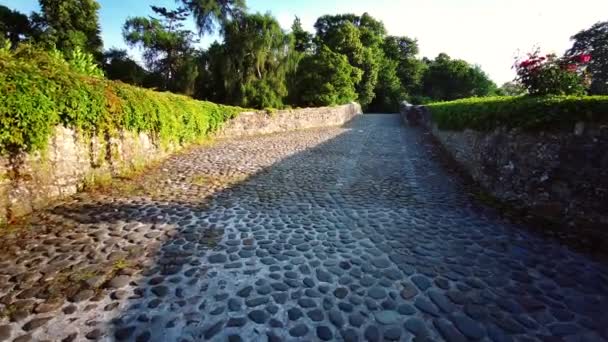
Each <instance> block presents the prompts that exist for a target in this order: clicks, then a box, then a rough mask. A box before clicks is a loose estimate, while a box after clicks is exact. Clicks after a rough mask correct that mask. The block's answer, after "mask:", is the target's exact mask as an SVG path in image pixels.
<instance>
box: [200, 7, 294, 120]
mask: <svg viewBox="0 0 608 342" xmlns="http://www.w3.org/2000/svg"><path fill="white" fill-rule="evenodd" d="M294 54H297V53H296V52H295V51H294V49H293V37H292V36H291V35H287V34H285V33H284V32H283V30H282V29H281V26H280V25H279V23H278V22H277V20H276V19H275V18H274V17H272V16H271V15H270V14H259V13H256V14H243V15H242V16H241V17H240V18H239V20H232V21H230V22H228V23H227V24H226V25H225V27H224V44H223V45H220V44H213V45H212V46H211V47H210V48H209V50H208V51H207V52H206V53H205V54H204V56H203V62H204V65H203V67H202V68H201V69H203V70H204V72H203V76H204V77H203V78H202V79H200V80H199V81H197V83H198V84H201V83H202V86H203V87H204V91H202V92H198V95H199V96H200V97H201V98H204V99H210V100H215V101H219V102H222V103H230V104H234V105H239V106H246V107H255V108H260V109H261V108H266V107H269V106H276V107H278V108H281V107H283V99H284V98H286V97H287V95H288V94H287V83H286V77H287V74H288V73H289V72H290V71H292V70H293V69H295V65H294V63H293V59H294V58H296V59H297V56H294Z"/></svg>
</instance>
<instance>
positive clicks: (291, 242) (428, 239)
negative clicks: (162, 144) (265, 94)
mask: <svg viewBox="0 0 608 342" xmlns="http://www.w3.org/2000/svg"><path fill="white" fill-rule="evenodd" d="M315 132H317V133H315ZM319 132H321V133H319ZM322 132H325V133H322ZM328 132H331V134H330V133H328ZM307 134H309V135H311V134H312V135H314V134H320V135H321V136H322V137H321V138H318V139H317V140H315V139H312V140H310V141H308V140H307V139H308V138H306V137H307ZM297 139H302V141H304V140H306V141H307V142H306V143H302V144H298V143H297V142H296V140H297ZM315 141H318V142H319V143H318V144H317V143H315ZM425 141H426V140H425V139H423V136H422V133H421V132H420V131H417V130H415V129H411V128H403V127H401V126H400V123H399V119H398V116H397V115H374V116H362V117H359V118H357V119H355V120H354V121H353V122H351V123H350V124H349V125H348V126H347V128H346V129H338V128H335V129H330V130H319V131H316V130H314V131H309V132H308V133H307V132H299V133H290V135H288V134H279V135H274V136H267V137H262V138H251V139H250V140H247V143H241V144H240V145H238V146H239V147H238V148H237V150H238V153H237V152H234V150H232V151H230V152H228V149H226V150H224V151H226V155H222V154H221V153H220V154H218V151H215V152H210V151H206V150H204V149H200V150H193V151H191V152H190V153H189V154H186V155H184V156H178V157H175V158H173V159H174V160H172V161H169V162H167V163H165V164H164V166H161V168H163V167H164V168H166V170H164V174H165V175H166V176H167V178H168V179H170V180H172V181H171V182H170V183H166V182H164V181H162V182H161V181H160V180H159V181H158V182H157V183H154V181H152V182H148V183H146V184H147V186H148V187H151V188H152V189H148V190H154V189H153V187H154V186H155V185H157V186H158V188H159V189H160V190H162V191H160V195H159V196H156V200H152V199H150V198H146V197H137V198H124V199H116V198H105V199H103V200H101V201H96V202H94V201H92V202H90V203H86V202H85V203H81V202H79V203H75V204H70V205H66V206H59V207H57V208H55V209H54V211H53V214H54V215H58V216H60V217H63V218H64V219H65V220H66V221H70V222H77V223H78V225H79V226H83V227H87V229H89V231H90V233H88V234H89V235H90V236H91V235H92V236H94V234H95V232H96V230H95V229H96V227H97V229H98V231H99V232H100V234H102V235H104V237H107V236H109V237H112V233H115V237H116V241H117V242H116V245H111V244H108V243H106V244H107V245H108V246H114V247H116V246H118V245H120V248H121V250H125V249H126V248H127V247H129V248H132V249H133V250H134V251H135V252H132V253H127V254H125V255H123V256H122V258H125V262H126V263H131V264H137V265H139V267H143V271H142V272H141V273H137V271H133V270H131V268H130V267H124V269H125V270H127V271H122V268H121V270H119V271H118V272H117V273H116V277H115V278H114V281H115V282H116V283H115V284H114V285H113V286H112V285H111V284H106V285H105V286H106V287H108V286H109V287H115V288H116V289H114V290H111V291H110V292H109V295H106V296H100V298H98V301H97V303H98V304H96V306H95V308H91V309H89V311H87V310H86V305H87V303H88V302H87V301H84V302H83V303H80V304H77V310H76V311H75V313H72V314H66V313H65V312H64V313H62V314H60V315H58V316H57V317H56V321H55V322H56V323H57V324H55V325H54V326H55V327H54V328H48V329H47V334H50V335H52V334H68V333H71V331H68V330H69V329H71V328H66V326H67V327H75V326H79V327H81V328H78V329H80V334H81V335H78V336H86V337H87V338H90V339H94V338H99V339H107V340H113V339H117V340H137V341H148V340H150V341H198V340H204V339H208V340H218V341H225V340H226V339H228V340H230V341H239V340H244V341H257V340H260V341H266V340H268V341H280V340H294V339H295V340H303V341H304V340H306V341H310V340H344V341H356V340H363V339H367V340H370V341H374V340H382V339H385V340H406V341H407V340H409V339H410V338H411V337H416V340H417V341H424V340H429V341H431V340H432V341H435V340H441V339H442V338H443V339H445V340H449V341H461V340H462V341H464V340H467V339H472V340H479V339H491V340H493V341H510V340H513V338H518V339H519V340H525V339H530V340H533V339H535V338H538V339H541V340H560V339H559V338H564V340H569V341H570V340H572V341H598V340H602V339H606V338H608V330H607V329H606V326H608V317H606V316H605V315H602V308H606V307H608V300H607V299H608V297H607V294H608V274H607V273H606V268H605V266H604V265H601V264H599V263H597V262H596V261H594V260H592V259H591V258H589V257H588V256H585V255H583V254H580V253H576V252H573V251H571V250H569V249H568V248H566V247H563V246H561V245H559V244H558V243H556V242H555V241H553V240H548V239H546V238H543V237H541V236H538V235H536V234H533V233H530V232H528V231H527V230H525V229H520V228H521V227H519V226H516V225H513V224H511V223H508V222H506V221H505V220H503V219H501V218H500V217H499V216H498V215H496V214H495V213H494V212H493V211H492V210H490V209H488V208H485V207H483V206H481V205H478V204H475V203H473V202H471V200H470V199H469V198H468V197H467V196H466V195H465V194H464V191H463V188H462V185H461V184H460V183H459V181H458V180H457V179H455V178H454V177H452V176H451V175H450V174H448V173H447V172H446V171H445V170H444V169H443V168H442V167H441V166H440V164H439V163H438V161H437V160H436V159H434V158H431V157H429V155H430V150H431V146H428V145H426V144H427V143H426V142H425ZM291 144H293V145H291ZM232 147H233V148H234V146H232ZM218 148H219V151H220V152H221V151H222V147H218ZM274 150H277V151H283V152H281V153H277V154H276V155H273V154H272V153H273V152H268V151H274ZM287 150H288V151H289V153H288V154H289V155H287V153H286V152H285V151H287ZM262 151H266V153H270V156H267V157H266V159H264V160H265V162H262V163H260V164H256V163H255V162H252V164H248V162H249V160H255V159H256V158H257V157H258V155H259V156H260V157H261V155H262V154H263V153H264V152H262ZM231 153H236V154H231ZM239 156H240V157H242V158H243V163H244V164H245V165H249V166H251V168H249V171H251V170H254V173H253V174H251V175H248V177H247V178H243V177H241V178H239V180H238V181H235V182H234V183H233V184H231V185H230V186H229V187H225V188H223V189H221V190H220V191H217V192H215V193H213V194H212V195H209V196H208V197H205V198H203V199H201V198H202V196H201V194H208V193H209V191H208V189H206V190H205V191H199V190H200V187H201V186H197V185H195V184H192V176H193V175H194V174H196V172H200V171H201V170H203V171H204V170H207V171H209V172H212V171H211V170H214V167H216V166H214V162H217V161H218V160H219V163H220V164H221V159H222V158H235V157H239ZM278 157H284V158H283V159H280V160H277V158H278ZM247 158H250V159H247ZM273 158H274V159H273ZM237 162H238V160H237V161H233V163H234V164H231V165H236V164H237ZM192 169H195V170H196V172H194V173H193V172H192V171H191V170H192ZM223 170H224V171H225V173H224V171H215V172H220V173H222V174H218V175H215V177H233V176H234V174H235V173H238V174H240V175H243V173H242V172H241V173H239V172H240V171H242V170H240V171H239V170H236V171H235V170H234V169H232V168H231V166H230V165H228V166H226V167H225V169H223ZM237 171H239V172H237ZM245 174H246V173H245ZM206 181H209V182H210V183H212V177H210V178H209V179H206ZM205 186H208V185H204V186H202V187H205ZM209 186H210V185H209ZM167 189H169V191H168V190H167ZM153 198H154V197H153ZM102 240H103V241H106V240H105V238H104V239H102ZM125 246H127V247H125ZM108 248H111V247H108ZM131 275H133V276H131ZM121 276H122V277H121ZM116 279H118V280H116ZM123 282H124V283H123ZM604 311H605V310H604ZM74 315H77V316H78V317H77V318H76V319H72V317H74ZM70 319H72V321H70ZM69 324H72V325H71V326H70V325H69ZM72 336H74V337H75V336H76V335H72ZM552 336H553V337H557V339H551V337H552ZM79 338H82V337H79Z"/></svg>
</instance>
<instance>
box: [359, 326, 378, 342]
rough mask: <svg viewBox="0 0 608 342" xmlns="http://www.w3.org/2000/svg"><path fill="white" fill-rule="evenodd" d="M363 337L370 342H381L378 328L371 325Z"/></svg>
mask: <svg viewBox="0 0 608 342" xmlns="http://www.w3.org/2000/svg"><path fill="white" fill-rule="evenodd" d="M363 336H364V337H365V339H366V340H368V341H370V342H375V341H380V330H379V329H378V328H377V327H375V326H373V325H370V326H368V327H367V328H365V333H364V334H363Z"/></svg>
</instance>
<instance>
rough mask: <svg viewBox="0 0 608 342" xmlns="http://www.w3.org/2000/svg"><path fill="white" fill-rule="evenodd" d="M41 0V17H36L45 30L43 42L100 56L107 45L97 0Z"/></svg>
mask: <svg viewBox="0 0 608 342" xmlns="http://www.w3.org/2000/svg"><path fill="white" fill-rule="evenodd" d="M39 1H40V8H41V14H40V16H37V17H36V18H35V21H37V22H38V24H39V25H40V26H41V27H42V37H41V40H43V41H44V42H45V43H46V44H50V45H53V46H55V47H56V48H57V49H59V50H61V51H64V52H69V51H72V50H74V49H75V48H80V49H82V50H83V51H86V52H89V53H92V54H94V55H100V53H101V49H102V47H103V42H102V40H101V30H100V27H99V15H98V13H97V12H98V11H99V4H98V3H97V1H95V0H39Z"/></svg>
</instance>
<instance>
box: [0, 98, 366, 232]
mask: <svg viewBox="0 0 608 342" xmlns="http://www.w3.org/2000/svg"><path fill="white" fill-rule="evenodd" d="M360 113H361V108H360V107H359V105H358V104H356V103H352V104H348V105H344V106H337V107H322V108H304V109H296V110H284V111H277V112H275V113H272V114H267V113H266V112H248V113H242V114H241V115H239V116H237V117H236V118H235V119H233V120H231V121H229V122H227V123H226V124H225V125H224V128H223V129H222V130H221V131H220V132H218V134H217V135H218V136H219V137H221V138H229V137H236V136H242V135H254V134H267V133H275V132H282V131H289V130H296V129H305V128H313V127H323V126H334V125H341V124H344V123H346V122H347V121H349V120H351V119H352V118H353V117H354V116H355V115H357V114H360ZM179 148H180V147H179V146H164V147H160V146H159V145H158V144H157V143H156V142H155V141H154V140H153V139H152V138H151V137H149V136H148V135H146V134H143V133H141V134H135V133H132V132H122V133H121V134H119V136H118V137H114V138H108V139H101V138H93V139H84V138H83V137H82V136H81V135H79V134H77V133H76V132H75V131H74V130H72V129H68V128H65V127H56V128H55V132H54V134H53V135H52V137H51V138H50V139H49V143H48V146H47V148H46V150H44V151H42V152H35V153H30V154H21V155H18V156H13V157H11V158H9V157H5V156H0V222H1V221H7V220H11V219H12V218H16V217H19V216H22V215H24V214H27V213H29V212H31V211H32V210H34V209H38V208H42V207H44V206H46V205H48V204H49V203H51V202H52V201H54V200H57V199H61V198H65V197H68V196H70V195H73V194H75V193H76V192H77V191H79V190H80V189H82V187H83V185H84V184H85V183H86V182H89V181H95V179H97V180H99V179H103V178H106V179H107V178H109V177H110V176H113V175H114V176H115V175H119V174H120V173H122V172H124V171H125V170H130V169H133V167H141V166H144V165H147V164H150V163H153V162H155V161H158V160H161V159H163V158H165V157H167V156H168V155H169V154H170V153H172V152H175V151H176V150H178V149H179Z"/></svg>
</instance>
